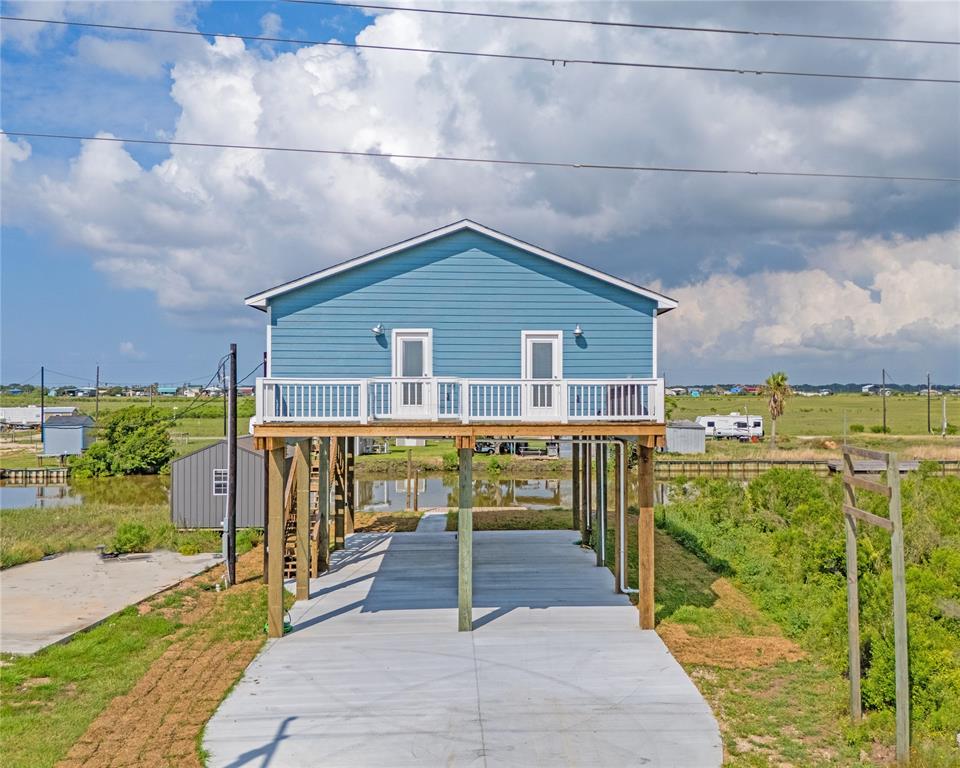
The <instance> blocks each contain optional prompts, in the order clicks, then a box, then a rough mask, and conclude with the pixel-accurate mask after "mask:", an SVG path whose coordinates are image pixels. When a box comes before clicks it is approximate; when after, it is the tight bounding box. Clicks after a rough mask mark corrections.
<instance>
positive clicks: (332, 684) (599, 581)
mask: <svg viewBox="0 0 960 768" xmlns="http://www.w3.org/2000/svg"><path fill="white" fill-rule="evenodd" d="M578 538H579V535H578V534H577V533H576V532H574V531H530V532H526V531H504V532H476V533H474V563H475V565H474V605H475V606H476V607H475V609H474V619H475V622H474V623H475V630H474V631H473V632H472V633H466V632H464V633H461V632H457V629H456V628H457V609H456V600H457V574H456V565H457V547H456V539H455V534H454V533H395V534H358V535H356V536H353V537H350V539H349V540H348V548H347V549H346V550H343V551H341V552H339V553H337V555H336V559H335V562H334V565H333V569H332V571H331V572H330V573H329V574H326V575H324V576H322V577H321V578H319V579H314V580H313V581H312V583H311V595H312V596H311V598H310V600H307V601H302V602H300V603H298V604H297V605H296V606H295V607H294V609H293V610H292V611H291V619H292V621H293V625H294V629H293V632H292V633H290V634H288V635H287V636H285V637H284V638H282V639H279V640H271V641H269V642H268V644H267V645H266V646H265V648H264V650H263V651H262V652H261V653H260V655H259V656H258V657H257V659H256V660H254V662H253V663H252V664H251V665H250V667H249V668H248V670H247V673H246V675H245V677H244V678H243V680H242V681H241V682H240V683H239V684H238V685H237V687H236V688H235V689H234V690H233V692H232V693H231V694H230V695H229V696H228V697H227V699H226V700H225V701H224V703H223V704H222V705H221V706H220V708H219V710H218V711H217V713H216V715H215V716H214V717H213V719H212V720H211V721H210V723H209V724H208V726H207V729H206V733H205V738H204V743H203V746H204V748H205V749H206V750H208V752H209V755H210V757H209V765H210V766H220V767H226V766H229V767H230V768H239V766H258V767H260V766H268V765H269V766H285V767H286V766H316V765H324V766H344V767H346V766H351V767H352V766H391V767H394V766H397V767H399V766H524V767H528V766H550V767H551V768H556V767H557V766H624V765H649V766H678V767H682V768H699V767H701V766H703V767H706V766H718V765H720V762H721V759H722V747H721V741H720V734H719V731H718V728H717V723H716V721H715V719H714V717H713V714H712V713H711V711H710V709H709V707H708V706H707V704H706V702H705V701H704V700H703V698H702V697H701V696H700V694H699V692H698V691H697V689H696V687H695V686H694V685H693V683H692V682H691V681H690V679H689V678H688V677H687V675H686V674H685V673H684V671H683V669H682V668H681V667H680V665H679V664H678V663H677V662H676V661H675V660H674V659H673V657H672V656H671V655H670V654H669V653H668V651H667V649H666V647H665V646H664V644H663V643H662V641H661V640H660V638H659V637H658V636H657V634H656V633H655V632H650V631H646V632H644V631H641V630H639V629H638V628H637V627H638V617H637V612H636V609H635V608H634V607H632V606H631V605H630V603H629V601H628V600H627V598H626V597H624V596H622V595H617V594H615V593H614V591H613V578H612V576H611V574H610V572H609V571H608V570H607V569H605V568H597V567H596V565H595V562H596V561H595V557H594V556H593V554H592V553H590V552H586V551H584V550H582V549H581V548H579V547H578V546H575V545H574V542H575V541H576V540H577V539H578Z"/></svg>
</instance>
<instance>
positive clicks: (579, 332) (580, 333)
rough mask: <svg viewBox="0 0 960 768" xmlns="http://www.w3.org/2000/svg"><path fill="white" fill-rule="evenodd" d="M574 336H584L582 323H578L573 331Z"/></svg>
mask: <svg viewBox="0 0 960 768" xmlns="http://www.w3.org/2000/svg"><path fill="white" fill-rule="evenodd" d="M573 335H574V336H577V337H580V336H583V328H581V327H580V323H577V327H576V328H574V329H573Z"/></svg>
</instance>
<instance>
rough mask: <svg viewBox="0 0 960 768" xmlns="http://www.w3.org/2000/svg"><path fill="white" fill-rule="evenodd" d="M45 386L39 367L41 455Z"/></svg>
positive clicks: (42, 373)
mask: <svg viewBox="0 0 960 768" xmlns="http://www.w3.org/2000/svg"><path fill="white" fill-rule="evenodd" d="M46 396H47V385H46V384H45V383H44V372H43V366H42V365H41V366H40V453H43V451H44V448H43V417H44V412H45V410H46Z"/></svg>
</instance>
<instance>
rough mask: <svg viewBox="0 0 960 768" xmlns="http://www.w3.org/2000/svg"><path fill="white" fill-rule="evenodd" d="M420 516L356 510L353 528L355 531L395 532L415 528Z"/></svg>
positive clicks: (403, 531) (413, 529)
mask: <svg viewBox="0 0 960 768" xmlns="http://www.w3.org/2000/svg"><path fill="white" fill-rule="evenodd" d="M418 522H420V517H419V516H415V515H412V514H411V515H402V514H390V513H382V514H378V513H375V512H358V513H357V515H356V517H355V518H354V530H355V531H356V532H357V533H395V532H401V533H405V532H409V531H415V530H417V523H418Z"/></svg>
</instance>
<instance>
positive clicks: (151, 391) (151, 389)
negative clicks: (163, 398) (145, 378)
mask: <svg viewBox="0 0 960 768" xmlns="http://www.w3.org/2000/svg"><path fill="white" fill-rule="evenodd" d="M150 405H151V407H152V406H153V384H151V385H150Z"/></svg>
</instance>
